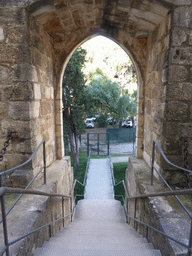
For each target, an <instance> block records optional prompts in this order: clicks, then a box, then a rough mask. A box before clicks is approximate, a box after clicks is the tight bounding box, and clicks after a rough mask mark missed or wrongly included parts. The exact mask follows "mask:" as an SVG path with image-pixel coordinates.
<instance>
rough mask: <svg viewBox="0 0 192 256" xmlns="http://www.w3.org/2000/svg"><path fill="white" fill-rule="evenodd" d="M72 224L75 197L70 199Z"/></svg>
mask: <svg viewBox="0 0 192 256" xmlns="http://www.w3.org/2000/svg"><path fill="white" fill-rule="evenodd" d="M70 208H71V222H72V221H73V195H72V196H71V197H70Z"/></svg>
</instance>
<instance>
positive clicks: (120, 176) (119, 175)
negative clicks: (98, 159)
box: [113, 162, 128, 202]
mask: <svg viewBox="0 0 192 256" xmlns="http://www.w3.org/2000/svg"><path fill="white" fill-rule="evenodd" d="M127 168H128V163H127V162H119V163H113V173H114V177H115V184H117V183H119V182H120V181H122V180H125V173H126V169H127ZM115 196H123V197H125V190H124V187H123V184H122V183H121V184H120V185H118V186H116V187H115ZM116 199H118V200H120V198H119V197H116ZM121 202H123V201H122V200H121Z"/></svg>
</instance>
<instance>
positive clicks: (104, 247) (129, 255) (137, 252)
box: [34, 159, 161, 256]
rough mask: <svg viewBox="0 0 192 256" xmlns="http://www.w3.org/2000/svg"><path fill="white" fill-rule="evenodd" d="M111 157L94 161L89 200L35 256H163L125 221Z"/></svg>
mask: <svg viewBox="0 0 192 256" xmlns="http://www.w3.org/2000/svg"><path fill="white" fill-rule="evenodd" d="M108 161H109V160H108V159H96V160H91V162H90V168H89V171H88V178H87V183H86V188H85V199H83V200H80V201H79V202H78V204H77V207H76V213H75V218H74V221H73V222H72V223H71V224H70V225H69V226H68V227H67V228H65V229H64V230H62V231H60V232H58V233H57V235H56V237H53V238H51V239H50V240H49V241H48V242H45V243H44V245H43V247H42V248H39V249H37V250H36V251H35V253H34V256H63V255H66V256H160V255H161V253H160V251H159V250H154V249H153V246H152V245H151V244H148V243H147V240H146V239H144V238H142V237H141V236H140V235H139V234H138V233H137V232H136V231H135V230H134V229H133V228H132V227H130V226H129V225H127V224H126V223H125V216H124V212H123V208H122V206H121V204H120V202H119V201H117V200H114V193H113V186H112V181H111V174H110V169H109V162H108Z"/></svg>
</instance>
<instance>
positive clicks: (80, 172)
mask: <svg viewBox="0 0 192 256" xmlns="http://www.w3.org/2000/svg"><path fill="white" fill-rule="evenodd" d="M66 155H67V156H70V158H71V166H73V157H72V154H71V152H66ZM87 161H88V157H87V152H84V151H82V150H80V151H79V168H77V169H73V174H74V180H75V179H76V180H78V181H80V182H81V183H83V181H84V177H85V171H86V166H87ZM74 194H75V195H77V194H78V195H83V194H84V187H83V186H81V185H80V184H77V185H76V187H75V193H74ZM80 199H82V197H80Z"/></svg>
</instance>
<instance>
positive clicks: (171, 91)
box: [168, 82, 192, 101]
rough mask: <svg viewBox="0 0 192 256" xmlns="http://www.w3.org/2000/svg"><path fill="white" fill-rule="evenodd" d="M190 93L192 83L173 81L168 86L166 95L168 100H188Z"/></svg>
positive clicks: (191, 93)
mask: <svg viewBox="0 0 192 256" xmlns="http://www.w3.org/2000/svg"><path fill="white" fill-rule="evenodd" d="M191 95H192V83H187V82H183V83H175V84H170V85H169V87H168V97H169V99H170V100H183V101H190V100H191Z"/></svg>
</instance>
